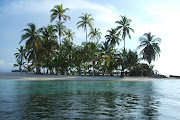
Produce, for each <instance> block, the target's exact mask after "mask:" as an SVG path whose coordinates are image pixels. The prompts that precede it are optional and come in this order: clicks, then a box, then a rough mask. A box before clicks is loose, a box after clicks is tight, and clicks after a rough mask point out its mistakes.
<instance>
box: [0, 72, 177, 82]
mask: <svg viewBox="0 0 180 120" xmlns="http://www.w3.org/2000/svg"><path fill="white" fill-rule="evenodd" d="M0 80H20V81H26V80H30V81H50V80H115V81H155V80H179V79H175V78H149V77H124V78H121V77H117V76H66V75H58V76H57V75H37V74H25V73H22V74H21V73H0Z"/></svg>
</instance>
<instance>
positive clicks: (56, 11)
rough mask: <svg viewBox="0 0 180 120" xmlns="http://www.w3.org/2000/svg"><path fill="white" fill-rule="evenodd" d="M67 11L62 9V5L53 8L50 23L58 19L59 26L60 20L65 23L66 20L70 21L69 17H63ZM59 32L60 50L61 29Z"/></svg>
mask: <svg viewBox="0 0 180 120" xmlns="http://www.w3.org/2000/svg"><path fill="white" fill-rule="evenodd" d="M68 10H69V8H63V5H62V4H61V5H56V6H54V8H53V9H51V11H50V12H52V14H51V22H52V21H54V20H55V19H56V18H58V19H59V22H58V23H59V24H61V20H64V21H66V20H67V19H69V20H70V17H69V16H68V15H65V13H66V12H67V11H68ZM58 30H59V42H60V43H59V44H60V48H61V28H60V27H59V28H58Z"/></svg>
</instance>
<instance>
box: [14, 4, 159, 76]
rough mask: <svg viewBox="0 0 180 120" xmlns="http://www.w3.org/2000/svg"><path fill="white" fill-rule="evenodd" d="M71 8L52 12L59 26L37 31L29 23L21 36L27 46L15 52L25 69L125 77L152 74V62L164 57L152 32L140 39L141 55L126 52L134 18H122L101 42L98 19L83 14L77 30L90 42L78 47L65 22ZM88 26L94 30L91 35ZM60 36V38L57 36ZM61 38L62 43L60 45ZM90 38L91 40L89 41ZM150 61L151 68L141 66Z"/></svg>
mask: <svg viewBox="0 0 180 120" xmlns="http://www.w3.org/2000/svg"><path fill="white" fill-rule="evenodd" d="M68 10H69V9H68V8H65V9H64V8H63V5H62V4H61V5H56V6H54V8H53V9H51V11H50V12H51V22H53V21H55V20H56V19H58V21H56V24H55V25H47V26H46V27H42V28H40V29H37V28H36V26H35V24H33V23H29V24H27V26H28V28H26V29H24V30H23V31H22V32H23V34H22V36H21V41H20V42H19V43H21V42H22V41H25V46H20V49H18V52H17V53H15V57H16V60H17V63H16V64H14V66H15V67H16V66H19V70H20V71H22V69H24V70H26V71H29V72H34V73H44V74H62V75H64V74H72V75H74V74H76V73H77V74H78V75H81V74H82V73H83V74H85V75H105V74H108V75H114V74H115V73H117V74H119V73H121V75H122V76H123V75H124V74H125V73H129V74H130V75H142V74H146V75H149V74H152V73H153V72H152V67H150V66H151V61H152V60H155V59H156V58H157V57H158V56H159V54H160V48H159V42H160V41H161V39H160V38H154V35H152V34H151V33H145V34H144V35H143V36H142V37H140V39H139V40H140V42H141V43H140V45H139V46H138V49H141V48H142V51H141V53H140V56H139V55H138V54H137V52H134V51H132V50H126V49H125V39H126V37H127V36H128V37H129V38H130V39H131V32H134V30H133V29H132V28H131V27H130V23H131V19H128V18H127V17H125V16H120V17H121V19H120V20H119V21H116V22H115V23H116V24H117V27H116V28H111V29H110V30H107V33H108V34H107V35H106V36H105V41H104V42H101V43H99V40H100V39H101V35H102V34H101V32H100V29H97V28H94V26H93V22H94V19H93V18H92V17H91V16H92V15H91V14H87V13H85V14H84V13H83V14H82V16H80V17H79V18H80V21H79V22H78V23H77V28H80V27H82V28H83V29H84V31H85V33H86V42H83V43H82V44H81V45H75V44H74V43H73V39H74V38H75V37H76V36H75V33H74V32H73V31H72V30H71V29H69V28H66V26H65V25H64V23H65V22H66V21H67V20H70V17H69V16H68V15H66V12H67V11H68ZM87 27H90V32H89V34H88V29H87ZM57 34H58V36H57ZM58 38H59V44H58ZM88 38H89V41H88ZM121 40H123V41H124V49H122V50H118V49H117V48H116V47H115V46H116V45H119V43H120V42H121ZM141 60H146V61H147V62H148V63H149V65H147V64H145V63H144V64H143V63H140V61H141Z"/></svg>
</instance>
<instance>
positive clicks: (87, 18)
mask: <svg viewBox="0 0 180 120" xmlns="http://www.w3.org/2000/svg"><path fill="white" fill-rule="evenodd" d="M82 14H83V15H82V16H80V17H79V18H81V21H79V22H77V25H78V27H77V28H80V27H82V28H84V31H86V43H87V37H88V36H87V26H89V27H90V28H92V26H93V21H94V19H93V18H91V14H87V13H85V14H84V13H82Z"/></svg>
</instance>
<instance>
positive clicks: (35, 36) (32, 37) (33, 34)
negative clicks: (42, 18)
mask: <svg viewBox="0 0 180 120" xmlns="http://www.w3.org/2000/svg"><path fill="white" fill-rule="evenodd" d="M27 26H28V27H29V28H26V29H24V30H22V32H25V33H24V34H22V36H21V41H20V42H19V44H20V43H21V42H22V41H24V40H26V49H27V50H32V51H33V58H34V62H35V68H36V72H38V67H37V58H36V54H37V48H38V40H39V39H40V35H39V31H38V30H36V26H35V24H33V23H28V24H27Z"/></svg>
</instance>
